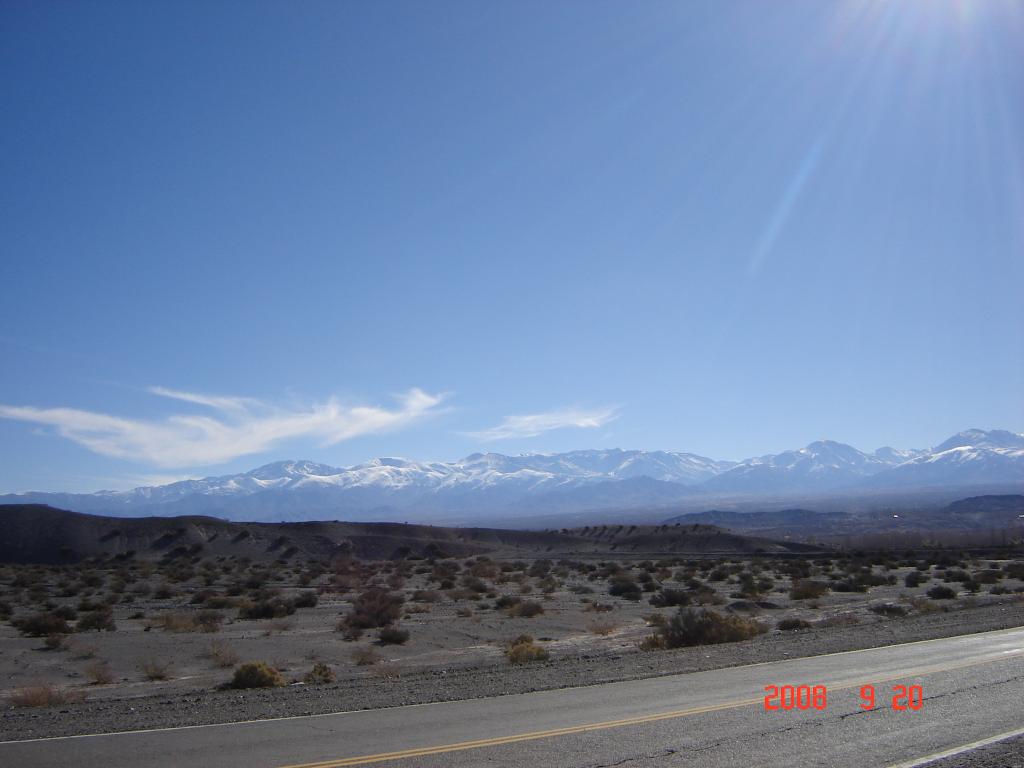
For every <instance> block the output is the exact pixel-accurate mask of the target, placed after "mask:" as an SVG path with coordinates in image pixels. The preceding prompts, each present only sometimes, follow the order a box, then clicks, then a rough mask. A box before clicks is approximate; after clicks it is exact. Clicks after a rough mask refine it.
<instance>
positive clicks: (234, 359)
mask: <svg viewBox="0 0 1024 768" xmlns="http://www.w3.org/2000/svg"><path fill="white" fill-rule="evenodd" d="M0 37H2V42H3V44H2V45H0V71H2V72H3V73H4V76H3V77H2V78H0V98H2V103H3V104H4V119H3V120H2V121H0V160H2V167H3V169H4V170H3V173H2V174H0V224H2V226H0V243H2V248H3V257H2V260H0V355H2V360H3V375H2V377H0V417H2V418H0V490H4V491H20V490H27V489H44V490H94V489H97V488H101V487H113V488H120V487H128V486H131V485H137V484H143V483H147V482H150V481H153V480H158V479H165V478H172V477H182V476H190V475H191V476H201V475H208V474H220V473H226V472H230V471H237V470H244V469H248V468H251V467H253V466H256V465H258V464H261V463H265V462H266V461H270V460H274V459H279V458H285V457H293V458H298V457H303V458H312V459H315V460H320V461H324V462H327V463H331V464H341V465H344V464H351V463H356V462H359V461H362V460H364V459H366V458H369V457H372V456H378V455H402V456H408V457H411V458H419V459H454V458H458V457H461V456H464V455H466V454H469V453H471V452H474V451H477V450H496V451H501V452H506V453H519V452H524V451H560V450H568V449H573V448H582V447H613V446H618V447H628V448H634V447H635V448H651V449H656V448H663V449H675V450H687V451H693V452H697V453H701V454H705V455H710V456H714V457H718V458H733V459H740V458H743V457H746V456H750V455H757V454H762V453H767V452H775V451H779V450H782V449H786V448H792V447H797V446H800V445H804V444H806V443H807V442H809V441H811V440H814V439H818V438H822V437H830V438H834V439H838V440H842V441H845V442H849V443H851V444H853V445H855V446H857V447H860V448H862V449H871V448H875V447H877V446H879V445H882V444H893V445H898V446H927V445H931V444H936V443H938V442H940V441H941V440H942V439H943V438H945V437H946V436H947V435H948V434H950V433H952V432H955V431H958V430H960V429H964V428H968V427H975V426H977V427H982V428H993V427H1002V428H1009V429H1014V430H1017V431H1024V399H1022V397H1021V393H1022V392H1024V301H1022V299H1021V287H1022V286H1024V99H1021V94H1022V93H1024V6H1022V5H1021V4H1019V3H1015V2H1012V0H1005V1H1003V0H989V1H988V2H981V1H980V0H976V1H975V2H971V1H970V0H960V1H959V2H957V1H955V0H949V1H948V2H942V1H941V0H934V1H931V0H928V1H926V0H917V1H914V0H908V1H907V2H901V3H895V2H884V1H878V2H875V1H873V0H862V1H859V2H834V3H822V2H818V0H810V1H808V2H798V1H796V0H792V1H790V2H784V3H772V4H770V5H769V4H764V3H761V2H713V3H712V2H675V3H664V2H646V3H640V4H623V3H619V2H598V1H593V2H592V1H590V0H588V2H559V3H550V2H522V3H519V2H517V3H478V2H465V3H462V2H438V3H419V2H408V3H395V2H374V3H369V2H367V3H356V2H349V3H335V2H331V3H316V2H304V3H299V4H295V3H283V2H282V3H269V2H255V3H254V2H246V3H230V2H217V3H207V2H202V3H193V4H190V3H185V2H174V3H159V2H149V3H144V4H138V3H136V4H132V3H102V2H90V3H77V4H71V3H38V2H6V3H4V4H3V5H2V6H0Z"/></svg>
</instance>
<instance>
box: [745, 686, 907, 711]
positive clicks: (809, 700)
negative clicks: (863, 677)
mask: <svg viewBox="0 0 1024 768" xmlns="http://www.w3.org/2000/svg"><path fill="white" fill-rule="evenodd" d="M764 692H765V697H764V708H765V710H767V711H769V712H775V711H779V710H783V711H786V712H788V711H790V710H793V709H797V710H807V709H819V710H824V709H825V708H826V707H827V706H828V688H826V687H825V686H824V685H815V686H810V685H766V686H765V687H764ZM892 693H893V695H892V700H891V701H890V703H889V706H890V707H891V708H892V709H893V710H895V711H897V712H906V711H907V710H911V711H914V712H917V711H918V710H920V709H921V708H922V707H923V706H924V691H922V689H921V686H920V685H894V686H893V688H892ZM875 701H876V698H875V686H873V685H864V686H861V689H860V706H861V709H865V710H867V709H874V708H875Z"/></svg>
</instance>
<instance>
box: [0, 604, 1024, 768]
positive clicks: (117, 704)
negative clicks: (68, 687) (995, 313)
mask: <svg viewBox="0 0 1024 768" xmlns="http://www.w3.org/2000/svg"><path fill="white" fill-rule="evenodd" d="M1018 626H1024V603H1022V602H1021V601H1020V600H1016V599H1011V598H1008V599H1006V600H1005V601H1000V602H998V603H994V604H989V605H985V606H980V607H974V608H965V609H963V610H958V611H950V612H942V613H933V614H927V615H921V616H915V617H911V618H904V619H879V620H878V621H876V622H872V623H861V624H858V625H853V626H845V627H821V628H815V629H810V630H802V631H797V632H785V633H783V632H772V633H769V634H766V635H762V636H760V637H757V638H755V639H753V640H748V641H744V642H739V643H731V644H726V645H717V646H701V647H696V648H687V649H682V650H676V651H652V652H642V651H639V650H634V649H628V650H624V651H621V652H619V651H613V652H607V651H599V650H588V651H582V652H578V653H573V652H572V651H567V650H562V651H560V652H559V653H556V654H553V657H552V659H551V660H550V661H547V662H543V663H535V664H527V665H522V666H513V665H510V664H508V663H507V662H487V663H481V664H477V665H472V666H465V667H457V668H450V669H431V670H413V671H404V670H403V671H401V672H400V673H399V674H396V675H390V674H389V673H388V670H386V669H383V670H379V671H377V672H376V673H375V674H373V675H371V676H365V675H364V676H358V677H355V676H353V677H349V678H339V680H338V681H337V682H335V683H332V684H328V685H301V684H299V685H291V686H288V687H286V688H279V689H261V690H249V691H237V690H200V691H191V692H187V693H167V692H165V693H163V694H152V695H144V696H138V697H133V698H121V699H95V700H86V701H84V702H81V703H78V704H70V705H64V706H60V707H53V708H49V709H13V708H11V709H5V710H4V711H3V712H2V714H0V740H15V739H33V738H43V737H53V736H70V735H77V734H85V733H109V732H114V731H126V730H139V729H146V728H165V727H180V726H191V725H203V724H211V723H224V722H237V721H243V720H258V719H267V718H275V717H291V716H303V715H313V714H323V713H330V712H338V711H346V710H358V709H377V708H383V707H395V706H402V705H408V704H422V703H429V702H437V701H452V700H459V699H472V698H481V697H490V696H501V695H506V694H513V693H526V692H530V691H537V690H548V689H554V688H565V687H573V686H583V685H597V684H600V683H607V682H616V681H622V680H632V679H640V678H647V677H656V676H660V675H671V674H681V673H688V672H697V671H703V670H709V669H719V668H723V667H730V666H736V665H741V664H753V663H759V662H766V661H778V660H783V659H790V658H798V657H804V656H813V655H819V654H824V653H834V652H838V651H850V650H858V649H861V648H872V647H879V646H885V645H893V644H897V643H906V642H913V641H917V640H929V639H933V638H939V637H950V636H953V635H961V634H970V633H974V632H983V631H988V630H996V629H1006V628H1010V627H1018ZM1006 748H1007V749H1011V750H1016V752H1011V753H1010V754H1013V755H1015V756H1017V755H1019V754H1020V753H1021V750H1022V749H1024V741H1022V740H1020V739H1016V740H1013V743H1011V744H1008V746H1007V747H1006ZM983 752H984V751H979V752H978V754H979V755H982V754H983ZM958 759H961V760H963V759H974V757H973V755H972V756H971V757H970V758H966V757H964V758H958ZM978 759H982V758H981V757H979V758H978ZM1014 759H1017V760H1018V762H1005V761H1004V762H1002V763H1000V762H998V761H997V762H990V763H986V762H978V763H966V762H959V763H957V762H953V763H950V764H949V765H946V764H942V768H950V767H951V766H953V765H970V766H975V765H978V766H987V765H997V764H998V765H1002V766H1007V765H1017V764H1019V761H1020V758H1019V757H1015V758H1014ZM937 765H938V764H937Z"/></svg>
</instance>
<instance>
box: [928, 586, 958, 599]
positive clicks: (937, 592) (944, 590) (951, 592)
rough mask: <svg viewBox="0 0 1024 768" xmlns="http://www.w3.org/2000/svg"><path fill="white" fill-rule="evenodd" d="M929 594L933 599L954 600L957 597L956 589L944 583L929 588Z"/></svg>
mask: <svg viewBox="0 0 1024 768" xmlns="http://www.w3.org/2000/svg"><path fill="white" fill-rule="evenodd" d="M927 595H928V597H930V598H931V599H932V600H953V599H955V598H956V590H955V589H952V588H950V587H947V586H944V585H942V584H936V585H935V586H934V587H932V588H931V589H929V590H928V592H927Z"/></svg>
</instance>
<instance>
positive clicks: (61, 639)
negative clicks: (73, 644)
mask: <svg viewBox="0 0 1024 768" xmlns="http://www.w3.org/2000/svg"><path fill="white" fill-rule="evenodd" d="M43 645H45V646H46V649H47V650H48V651H63V650H67V648H68V636H67V635H61V634H53V635H47V636H46V639H45V640H44V641H43Z"/></svg>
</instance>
